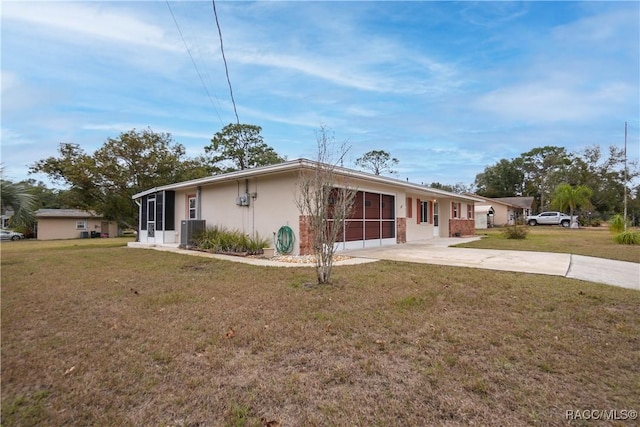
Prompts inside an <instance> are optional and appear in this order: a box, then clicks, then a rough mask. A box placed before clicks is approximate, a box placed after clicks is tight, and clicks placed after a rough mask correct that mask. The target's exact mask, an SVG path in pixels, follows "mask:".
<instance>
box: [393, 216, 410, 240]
mask: <svg viewBox="0 0 640 427" xmlns="http://www.w3.org/2000/svg"><path fill="white" fill-rule="evenodd" d="M396 224H397V228H398V230H397V232H396V243H407V218H396Z"/></svg>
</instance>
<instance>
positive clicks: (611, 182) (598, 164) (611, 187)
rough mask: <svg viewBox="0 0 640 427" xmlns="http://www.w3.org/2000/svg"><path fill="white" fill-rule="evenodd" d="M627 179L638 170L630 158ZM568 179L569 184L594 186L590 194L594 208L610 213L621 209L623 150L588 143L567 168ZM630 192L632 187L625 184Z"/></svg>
mask: <svg viewBox="0 0 640 427" xmlns="http://www.w3.org/2000/svg"><path fill="white" fill-rule="evenodd" d="M627 169H628V176H629V178H628V181H632V180H633V179H635V178H636V177H637V176H638V174H639V172H638V168H637V164H636V163H635V162H631V163H630V164H629V167H628V168H627ZM567 181H568V182H569V183H570V184H572V185H586V186H587V187H589V188H591V189H592V190H593V197H592V198H591V201H592V204H593V207H594V209H595V210H596V211H598V212H600V213H602V214H605V215H609V214H612V213H614V212H622V209H623V203H624V200H623V197H622V195H623V194H624V186H625V177H624V150H622V149H620V148H617V147H615V146H610V147H609V150H608V153H603V152H602V150H601V149H600V147H599V146H590V147H587V148H585V149H584V150H583V151H582V152H581V153H579V154H578V155H576V156H575V157H574V158H573V159H572V162H571V165H570V166H569V168H568V174H567ZM628 190H629V191H628V193H629V194H631V193H632V191H633V190H632V188H628Z"/></svg>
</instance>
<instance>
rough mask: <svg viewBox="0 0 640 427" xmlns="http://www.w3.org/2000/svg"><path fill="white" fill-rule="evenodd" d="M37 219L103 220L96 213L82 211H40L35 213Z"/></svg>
mask: <svg viewBox="0 0 640 427" xmlns="http://www.w3.org/2000/svg"><path fill="white" fill-rule="evenodd" d="M35 217H36V218H102V215H98V214H97V213H95V212H88V211H83V210H80V209H38V210H37V211H36V212H35Z"/></svg>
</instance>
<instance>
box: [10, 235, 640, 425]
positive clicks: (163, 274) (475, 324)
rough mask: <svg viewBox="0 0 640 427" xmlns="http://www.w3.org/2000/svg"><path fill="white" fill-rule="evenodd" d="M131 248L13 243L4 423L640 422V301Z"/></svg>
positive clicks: (516, 280)
mask: <svg viewBox="0 0 640 427" xmlns="http://www.w3.org/2000/svg"><path fill="white" fill-rule="evenodd" d="M124 243H125V241H117V240H115V239H100V240H98V239H96V240H88V241H87V240H78V241H68V242H42V243H41V242H9V243H8V244H5V243H3V244H2V245H1V246H0V249H1V251H2V259H1V267H2V269H1V279H2V288H1V297H2V298H1V303H2V307H1V308H2V349H1V356H2V372H1V375H2V377H1V379H2V390H1V392H2V425H3V426H29V425H31V426H60V425H100V426H114V425H118V426H140V425H153V426H265V425H272V426H275V425H282V426H285V425H286V426H303V425H304V426H325V425H336V426H337V425H340V426H342V425H349V426H351V425H354V426H371V425H381V426H382V425H384V426H393V425H398V426H407V425H451V426H457V425H460V426H462V425H471V424H473V425H482V426H493V425H495V426H498V425H503V426H504V425H544V426H549V425H551V426H555V425H557V426H561V425H567V424H568V423H567V420H566V419H565V414H566V411H567V410H575V409H584V410H591V409H600V410H604V409H618V410H622V409H636V410H637V409H640V407H639V406H638V402H639V401H640V382H639V379H640V370H639V368H638V349H639V348H640V292H637V291H632V290H628V289H622V288H616V287H612V286H605V285H598V284H593V283H587V282H580V281H576V280H571V279H565V278H561V277H553V276H542V275H527V274H519V273H510V272H497V271H486V270H475V269H467V268H453V267H441V266H434V265H426V264H408V263H398V262H376V263H373V264H363V265H356V266H343V267H337V268H336V269H335V271H334V278H335V283H334V284H333V285H330V286H326V287H317V286H314V285H309V284H310V283H313V281H314V278H315V274H314V272H313V270H312V269H311V268H308V267H303V268H275V267H257V266H251V265H245V264H240V263H232V262H226V261H221V260H215V259H207V258H200V257H192V256H188V255H178V254H174V253H167V252H158V251H153V250H142V249H130V248H126V247H123V246H122V245H124ZM114 244H117V245H119V246H113V245H114ZM269 423H271V424H269ZM577 425H591V424H588V423H583V424H580V423H578V424H577ZM593 425H595V424H593ZM598 425H602V424H598ZM621 425H625V424H621ZM628 425H631V424H628Z"/></svg>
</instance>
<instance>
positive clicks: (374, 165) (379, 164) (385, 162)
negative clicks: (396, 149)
mask: <svg viewBox="0 0 640 427" xmlns="http://www.w3.org/2000/svg"><path fill="white" fill-rule="evenodd" d="M397 164H398V159H396V158H395V157H391V154H389V152H388V151H384V150H372V151H369V152H368V153H365V154H363V155H362V157H360V158H358V159H356V166H358V167H359V168H361V169H365V170H368V171H371V172H373V173H374V174H375V175H380V174H381V173H385V172H386V173H388V174H394V173H396V171H394V170H393V167H394V166H396V165H397Z"/></svg>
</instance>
